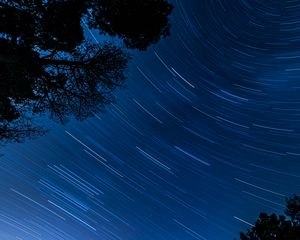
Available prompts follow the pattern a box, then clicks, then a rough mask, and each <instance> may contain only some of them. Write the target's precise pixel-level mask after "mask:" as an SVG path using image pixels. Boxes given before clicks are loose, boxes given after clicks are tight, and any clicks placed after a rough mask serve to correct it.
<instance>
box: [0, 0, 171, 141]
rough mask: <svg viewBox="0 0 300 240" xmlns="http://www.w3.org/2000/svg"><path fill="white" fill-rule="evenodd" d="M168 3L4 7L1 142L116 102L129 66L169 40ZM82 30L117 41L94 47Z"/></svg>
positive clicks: (3, 2) (17, 0) (3, 0)
mask: <svg viewBox="0 0 300 240" xmlns="http://www.w3.org/2000/svg"><path fill="white" fill-rule="evenodd" d="M172 8H173V7H172V5H170V4H169V3H168V2H166V1H165V0H109V1H106V0H46V1H45V0H0V64H1V68H0V141H1V140H2V141H17V142H18V141H20V140H22V139H23V138H24V137H30V136H35V135H40V134H42V133H43V129H41V128H39V127H37V126H35V125H33V124H32V120H33V119H34V117H35V116H37V115H41V114H46V115H47V116H49V117H50V118H51V119H54V120H57V121H59V122H61V123H64V122H66V121H67V119H68V118H69V117H74V118H76V119H78V120H83V119H85V118H86V117H89V116H91V115H93V113H95V112H97V111H101V110H103V107H104V106H105V105H106V104H109V103H111V102H112V101H114V97H113V93H112V91H113V90H114V89H115V88H117V87H121V86H123V84H124V80H125V71H126V68H127V62H128V59H129V55H128V53H126V51H125V48H132V49H138V50H145V49H147V47H148V46H150V45H151V44H155V43H157V42H158V41H159V40H160V39H161V38H163V37H166V36H168V35H169V34H170V23H169V14H170V13H171V11H172ZM84 28H90V29H95V30H97V31H98V32H99V33H100V34H108V35H110V36H115V37H119V38H120V39H121V40H122V41H123V42H124V47H125V48H124V47H121V46H116V45H114V44H112V43H109V42H102V43H98V42H97V43H93V42H91V41H90V40H88V39H87V38H86V37H85V33H84Z"/></svg>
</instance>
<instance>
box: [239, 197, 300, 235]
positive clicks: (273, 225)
mask: <svg viewBox="0 0 300 240" xmlns="http://www.w3.org/2000/svg"><path fill="white" fill-rule="evenodd" d="M284 213H285V215H279V216H277V215H276V214H275V213H273V214H271V215H268V214H266V213H260V215H259V218H258V220H257V221H256V222H255V224H254V227H252V228H251V229H249V230H248V231H247V232H246V233H243V232H241V233H240V239H241V240H300V196H297V195H293V196H292V197H289V198H287V199H286V210H285V212H284Z"/></svg>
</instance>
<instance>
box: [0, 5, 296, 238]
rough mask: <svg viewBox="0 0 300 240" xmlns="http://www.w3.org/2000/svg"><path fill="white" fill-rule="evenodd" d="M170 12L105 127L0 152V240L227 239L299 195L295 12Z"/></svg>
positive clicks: (62, 131) (70, 130) (55, 128)
mask: <svg viewBox="0 0 300 240" xmlns="http://www.w3.org/2000/svg"><path fill="white" fill-rule="evenodd" d="M172 3H173V4H174V6H175V10H174V12H173V15H172V34H171V37H169V38H167V39H165V40H163V41H162V42H160V43H159V44H158V45H156V46H153V47H151V48H150V49H149V50H148V51H147V52H144V53H137V52H133V60H132V62H131V63H130V67H129V69H128V72H127V77H128V79H127V87H128V89H121V90H119V91H118V92H116V95H117V97H118V102H117V103H116V104H113V105H110V106H108V107H107V112H106V113H101V114H100V113H97V114H95V117H94V118H90V119H88V120H87V121H85V122H82V123H79V122H70V123H69V124H68V125H66V126H59V125H54V124H53V125H49V128H50V129H51V131H50V132H49V134H47V135H46V136H45V137H43V138H40V139H37V140H32V141H28V142H27V143H25V144H20V145H9V146H6V147H4V148H3V149H2V152H3V153H4V156H3V157H2V158H1V159H0V160H1V161H0V178H1V183H0V193H1V194H0V199H1V206H0V238H1V239H7V240H11V239H22V240H29V239H30V240H36V239H43V240H50V239H55V240H56V239H58V240H63V239H68V240H81V239H102V240H121V239H122V240H150V239H151V240H176V239H178V240H190V239H191V240H192V239H199V240H205V239H207V240H219V239H233V238H237V237H238V234H239V231H242V230H245V229H247V228H248V227H250V226H251V224H252V223H253V222H254V221H255V219H256V218H257V215H258V213H259V212H260V211H266V212H270V213H271V212H276V213H281V212H282V211H283V210H284V198H285V197H286V196H289V195H291V194H292V193H296V194H297V193H299V192H300V162H299V160H300V81H299V79H300V51H299V49H300V20H299V19H300V18H299V17H300V1H294V0H293V1H288V0H287V1H279V0H278V1H269V0H267V1H266V0H261V1H259V0H257V1H250V0H241V1H232V0H231V1H230V0H226V1H225V0H203V1H196V0H194V1H193V0H188V1H179V0H174V1H172Z"/></svg>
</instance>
